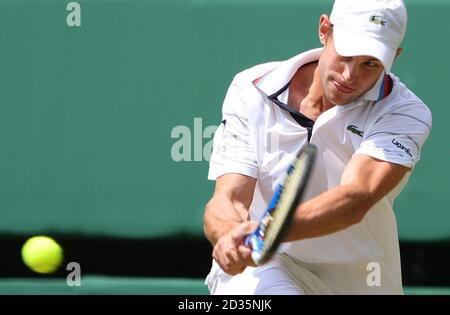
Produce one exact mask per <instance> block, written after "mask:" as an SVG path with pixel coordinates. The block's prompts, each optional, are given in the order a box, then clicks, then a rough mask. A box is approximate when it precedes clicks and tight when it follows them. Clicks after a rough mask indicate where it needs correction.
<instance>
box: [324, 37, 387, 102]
mask: <svg viewBox="0 0 450 315" xmlns="http://www.w3.org/2000/svg"><path fill="white" fill-rule="evenodd" d="M319 70H320V79H321V83H322V87H323V89H324V93H325V97H326V99H327V100H328V101H329V102H331V103H332V104H335V105H345V104H348V103H350V102H352V101H354V100H355V99H357V98H358V97H360V96H361V95H363V94H364V93H366V92H367V91H368V90H370V89H371V88H372V87H373V86H374V85H375V83H376V82H377V81H378V78H379V77H380V75H381V73H382V72H383V70H384V67H383V64H382V63H381V62H380V61H379V60H378V59H375V58H373V57H370V56H355V57H343V56H340V55H338V53H337V52H336V49H335V47H334V42H333V35H332V34H330V35H329V36H328V39H327V40H326V43H325V45H324V50H323V53H322V55H321V57H320V59H319Z"/></svg>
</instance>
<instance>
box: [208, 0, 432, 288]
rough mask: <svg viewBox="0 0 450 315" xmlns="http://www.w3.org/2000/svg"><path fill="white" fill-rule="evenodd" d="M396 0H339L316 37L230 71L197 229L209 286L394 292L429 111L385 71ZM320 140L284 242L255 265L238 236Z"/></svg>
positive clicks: (398, 25) (394, 44)
mask: <svg viewBox="0 0 450 315" xmlns="http://www.w3.org/2000/svg"><path fill="white" fill-rule="evenodd" d="M406 24H407V12H406V8H405V4H404V2H403V1H401V0H336V1H335V3H334V6H333V9H332V12H331V15H330V16H329V17H328V16H327V15H321V16H320V20H319V29H318V34H319V40H320V42H321V43H322V45H323V47H322V48H318V49H313V50H310V51H306V52H303V53H301V54H299V55H297V56H294V57H293V58H291V59H289V60H286V61H283V62H270V63H266V64H262V65H257V66H255V67H253V68H250V69H248V70H245V71H243V72H241V73H239V74H237V75H236V76H235V78H234V80H233V81H232V83H231V85H230V87H229V90H228V92H227V95H226V97H225V101H224V104H223V109H222V115H223V117H222V123H221V125H220V127H219V128H218V130H217V132H216V134H215V136H214V149H213V154H212V157H211V160H210V169H209V179H211V180H215V181H216V185H215V191H214V194H213V196H212V198H211V199H210V201H209V202H208V203H207V205H206V207H205V215H204V231H205V234H206V236H207V238H208V239H209V240H210V242H211V243H212V245H213V246H214V249H213V254H212V255H213V258H214V260H213V265H212V269H211V271H210V274H209V275H208V277H207V279H206V285H207V286H208V288H209V290H210V292H211V293H212V294H402V293H403V290H402V278H401V268H400V253H399V242H398V233H397V224H396V220H395V216H394V212H393V204H394V200H395V198H396V197H397V196H398V195H399V194H400V192H401V191H402V189H403V188H404V186H405V184H406V183H407V181H408V178H409V176H410V175H411V173H412V171H413V169H414V166H415V165H416V163H417V162H418V161H419V158H420V154H421V148H422V146H423V144H424V142H425V140H426V139H427V137H428V135H429V133H430V129H431V113H430V110H429V109H428V108H427V106H426V105H425V104H424V103H423V102H422V101H421V100H420V99H419V98H418V97H417V96H416V95H414V94H413V93H412V92H411V91H410V90H409V89H408V88H407V87H406V86H405V85H404V84H403V83H401V82H400V80H399V78H397V77H396V76H395V75H394V74H393V73H392V72H391V68H392V64H393V62H394V59H396V58H397V57H398V56H399V55H400V52H401V48H400V44H401V42H402V40H403V38H404V36H405V32H406ZM308 142H310V143H313V144H315V145H316V146H317V148H318V158H317V161H316V164H315V167H314V170H313V173H312V176H311V182H310V184H309V186H308V187H309V188H308V191H307V193H306V196H305V199H304V200H306V201H305V202H303V203H302V204H301V205H300V206H299V207H298V209H297V211H296V213H295V215H294V221H293V224H292V227H291V229H290V230H289V231H288V235H287V238H286V242H284V243H283V244H282V246H281V247H280V249H279V251H278V252H277V254H276V255H275V257H274V258H273V259H272V260H271V261H269V262H268V263H267V264H265V265H262V266H259V267H256V266H255V265H254V264H253V263H252V260H251V258H250V249H249V248H247V247H245V246H244V245H242V241H243V239H244V237H245V235H246V234H248V233H250V232H251V231H252V230H253V228H254V227H255V221H257V220H258V219H259V218H260V217H261V214H262V212H263V211H264V209H265V208H266V206H267V203H268V201H269V200H270V198H271V196H272V193H273V191H274V188H275V187H276V185H277V183H279V182H280V180H281V178H280V177H281V174H283V172H284V171H285V169H286V167H287V166H288V165H289V163H290V161H291V160H292V159H293V157H294V155H295V153H296V152H297V151H298V150H299V148H301V147H302V146H304V145H305V144H306V143H308Z"/></svg>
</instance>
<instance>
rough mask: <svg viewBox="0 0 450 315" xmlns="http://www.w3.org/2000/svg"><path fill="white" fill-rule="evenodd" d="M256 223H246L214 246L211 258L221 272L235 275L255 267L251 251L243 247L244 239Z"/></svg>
mask: <svg viewBox="0 0 450 315" xmlns="http://www.w3.org/2000/svg"><path fill="white" fill-rule="evenodd" d="M256 225H257V223H255V222H251V221H247V222H244V223H241V224H239V225H238V226H236V227H235V228H234V229H232V230H231V231H230V232H228V233H227V234H225V235H224V236H222V237H221V238H220V239H219V241H218V242H217V244H216V245H215V246H214V251H213V257H214V259H215V260H216V262H217V263H218V264H219V266H220V267H221V268H222V270H223V271H225V272H226V273H228V274H230V275H237V274H239V273H241V272H243V271H244V269H245V268H246V267H247V266H256V265H255V263H254V262H253V260H252V257H251V253H252V251H251V249H250V248H248V247H247V246H245V245H244V239H245V237H246V236H247V235H248V234H250V233H251V232H253V230H254V229H255V228H256Z"/></svg>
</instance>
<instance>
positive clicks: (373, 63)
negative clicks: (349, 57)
mask: <svg viewBox="0 0 450 315" xmlns="http://www.w3.org/2000/svg"><path fill="white" fill-rule="evenodd" d="M364 64H365V65H366V66H367V67H369V68H376V67H378V63H376V62H372V61H367V62H365V63H364Z"/></svg>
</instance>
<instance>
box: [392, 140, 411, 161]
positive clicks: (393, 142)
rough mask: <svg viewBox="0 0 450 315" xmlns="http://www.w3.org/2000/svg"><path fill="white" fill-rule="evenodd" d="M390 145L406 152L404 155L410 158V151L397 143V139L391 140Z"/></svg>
mask: <svg viewBox="0 0 450 315" xmlns="http://www.w3.org/2000/svg"><path fill="white" fill-rule="evenodd" d="M392 144H393V145H395V146H396V147H397V148H399V149H400V150H403V151H405V152H406V154H408V155H409V157H411V158H412V154H411V149H410V148H408V147H407V146H406V145H404V144H403V143H401V142H399V141H398V140H397V139H395V138H394V139H392Z"/></svg>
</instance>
